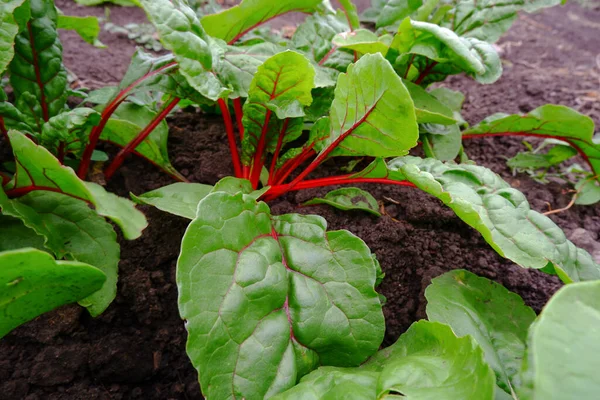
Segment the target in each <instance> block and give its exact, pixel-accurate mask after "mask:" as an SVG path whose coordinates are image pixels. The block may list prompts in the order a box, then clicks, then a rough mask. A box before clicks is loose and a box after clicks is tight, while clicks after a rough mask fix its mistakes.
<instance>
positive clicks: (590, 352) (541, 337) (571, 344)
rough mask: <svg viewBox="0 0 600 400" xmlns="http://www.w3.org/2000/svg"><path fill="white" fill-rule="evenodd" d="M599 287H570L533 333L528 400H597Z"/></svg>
mask: <svg viewBox="0 0 600 400" xmlns="http://www.w3.org/2000/svg"><path fill="white" fill-rule="evenodd" d="M598 331H600V282H599V281H595V282H584V283H574V284H572V285H567V286H565V287H563V288H562V289H560V290H559V291H558V293H556V295H554V296H553V297H552V298H551V299H550V301H549V302H548V304H546V307H544V309H543V310H542V313H541V315H540V317H539V318H538V320H537V321H536V322H535V323H534V324H533V326H532V327H531V329H530V332H529V341H528V348H527V359H526V363H525V367H524V371H523V377H522V378H523V386H522V387H521V391H520V392H519V395H520V396H521V397H520V398H521V399H523V400H542V399H544V400H559V399H561V400H562V399H581V400H592V399H595V398H596V397H597V396H598V392H599V391H600V381H598V379H597V377H598V370H599V368H600V358H598V354H600V343H599V342H598Z"/></svg>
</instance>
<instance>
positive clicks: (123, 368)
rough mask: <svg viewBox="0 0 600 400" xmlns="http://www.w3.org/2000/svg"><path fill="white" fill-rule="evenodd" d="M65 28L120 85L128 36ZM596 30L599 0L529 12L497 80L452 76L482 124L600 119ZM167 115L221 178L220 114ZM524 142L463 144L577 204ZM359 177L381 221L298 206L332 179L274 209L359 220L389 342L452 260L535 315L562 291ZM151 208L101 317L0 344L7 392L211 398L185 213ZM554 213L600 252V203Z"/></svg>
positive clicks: (419, 312)
mask: <svg viewBox="0 0 600 400" xmlns="http://www.w3.org/2000/svg"><path fill="white" fill-rule="evenodd" d="M57 3H58V5H59V7H60V8H61V9H62V10H63V11H64V12H65V13H67V14H77V15H85V14H90V13H94V14H95V15H103V14H104V11H103V9H102V8H80V7H77V6H75V5H73V3H72V2H71V1H67V0H62V1H59V0H57ZM596 4H597V3H596ZM589 5H590V4H589V3H588V6H589ZM143 19H144V16H143V14H142V13H141V12H140V10H137V9H121V8H111V20H112V21H113V22H116V23H120V24H124V23H127V22H132V21H137V22H140V21H143ZM290 21H293V20H284V21H283V22H280V25H279V26H280V27H281V26H286V24H291V23H292V22H290ZM62 38H63V40H64V41H65V61H66V64H67V65H68V66H69V68H70V69H71V71H72V72H73V73H74V74H75V75H77V76H78V82H80V83H82V84H84V85H86V86H88V87H97V86H100V85H102V84H106V83H115V82H117V81H118V80H119V79H120V77H121V76H122V75H123V73H124V72H125V69H126V66H127V64H128V62H129V58H130V56H131V54H132V53H133V51H134V45H133V44H132V43H131V42H130V41H129V40H128V39H127V38H124V37H121V36H116V35H113V34H110V33H107V32H104V33H103V34H102V36H101V40H102V41H103V42H104V43H105V44H106V45H108V49H105V50H98V49H95V48H92V47H90V46H88V45H86V44H85V43H83V42H82V41H80V40H79V39H78V38H77V37H75V36H74V35H73V34H72V33H69V32H67V33H64V35H63V36H62ZM599 38H600V6H596V7H595V8H594V4H592V7H591V8H582V7H580V6H579V5H578V4H577V3H576V4H570V5H567V6H565V7H559V8H555V9H551V10H546V11H544V12H542V13H539V14H536V15H523V16H521V17H520V18H519V20H518V22H517V23H516V24H515V25H514V27H513V28H512V29H511V31H510V32H509V33H508V34H507V35H506V36H505V37H504V38H503V39H502V40H501V41H500V42H499V43H498V46H499V49H500V51H501V52H502V57H503V59H504V69H505V73H504V76H503V77H502V79H501V80H500V81H498V82H497V83H496V84H494V85H489V86H481V85H478V84H476V83H474V82H472V81H471V80H469V79H467V78H465V77H453V78H450V79H449V80H447V81H446V82H445V83H444V85H446V86H448V87H451V88H454V89H459V90H461V91H463V92H464V93H465V94H466V96H467V100H466V103H465V117H466V118H467V120H468V121H469V122H471V123H474V122H477V121H479V120H480V119H482V118H484V117H485V116H487V115H489V114H491V113H494V112H499V111H503V112H510V113H513V112H527V111H530V110H531V109H533V108H535V107H537V106H539V105H542V104H545V103H558V104H564V105H567V106H571V107H575V108H577V109H579V110H580V111H581V112H584V113H586V114H588V115H591V116H592V117H593V118H594V119H595V121H596V124H598V123H600V98H599V96H600V93H599V91H600V69H599V68H600V66H599V65H597V62H600V61H597V60H598V57H600V56H598V53H599V52H600V39H599ZM169 123H170V126H171V136H170V142H169V145H170V154H171V160H172V162H173V164H174V165H175V167H176V168H178V169H179V170H180V171H181V172H182V173H183V174H184V175H185V176H187V177H188V178H189V179H190V180H192V181H194V182H201V183H207V184H214V183H215V182H217V181H218V180H219V179H220V178H223V177H225V176H227V175H230V174H231V173H232V166H231V163H230V161H229V153H228V148H227V145H226V143H227V140H226V134H225V131H224V129H223V127H222V124H221V122H220V121H219V120H218V119H217V118H215V117H211V116H207V115H203V114H201V113H198V112H195V111H193V110H191V111H190V110H187V111H184V112H181V113H178V114H177V115H175V116H174V117H172V118H171V119H170V121H169ZM523 149H524V146H523V145H522V142H521V140H519V139H510V138H496V139H491V138H485V139H477V140H472V141H470V142H469V143H467V146H466V150H467V153H468V154H469V156H470V157H471V158H472V159H473V160H475V161H476V162H478V163H480V164H482V165H485V166H487V167H489V168H492V169H494V170H495V171H497V172H498V173H500V174H501V175H502V176H503V177H504V178H505V179H506V180H508V181H509V182H510V183H511V184H512V185H513V186H514V187H516V188H518V189H520V190H522V191H523V192H524V193H525V194H526V195H527V197H528V199H529V201H530V202H531V205H532V207H533V208H534V209H536V210H538V211H542V212H543V211H548V210H549V209H550V208H553V209H557V208H561V207H564V206H565V205H567V204H568V203H569V201H570V199H571V197H572V193H570V192H569V191H568V188H566V187H565V186H564V185H561V184H560V183H558V182H551V183H549V184H546V185H541V184H539V183H536V182H534V181H533V180H532V179H530V178H529V176H527V175H525V174H517V175H513V174H512V173H511V171H510V170H509V169H508V168H507V167H506V165H505V157H509V156H512V155H514V154H516V153H517V152H518V151H520V150H523ZM339 165H341V164H339ZM339 165H338V164H334V163H330V164H328V165H326V166H325V168H322V170H321V171H320V174H321V175H328V174H332V173H334V172H336V170H337V169H338V167H339ZM169 183H172V181H171V180H170V179H169V178H168V177H167V176H166V175H164V174H163V173H161V172H160V171H158V170H156V169H155V168H154V167H152V166H151V165H149V164H148V163H145V162H143V161H141V160H139V159H133V158H132V159H130V160H129V161H128V162H127V163H126V164H125V165H124V167H123V168H122V170H121V171H120V172H119V173H118V174H117V175H116V176H115V178H114V179H113V181H111V183H110V185H109V186H108V189H109V190H111V191H114V192H116V193H118V194H120V195H123V196H127V195H128V193H129V192H133V193H137V194H139V193H143V192H145V191H148V190H151V189H155V188H157V187H160V186H163V185H166V184H169ZM361 187H362V188H364V189H367V190H369V191H370V192H371V193H372V194H373V195H374V196H375V198H376V199H377V200H378V201H379V202H380V204H381V206H382V209H383V210H384V213H385V215H384V216H383V217H381V218H376V217H373V216H370V215H368V214H365V213H361V212H342V211H338V210H335V209H332V208H329V207H326V206H316V207H308V208H307V207H300V204H302V203H303V202H304V201H306V200H309V199H311V198H312V197H314V196H322V195H324V194H325V193H326V192H327V189H314V190H310V191H305V192H298V193H292V194H289V195H286V196H285V197H283V198H282V199H279V200H277V201H275V202H273V203H272V204H271V209H272V212H273V213H274V214H282V213H289V212H298V213H304V214H306V213H316V214H319V215H322V216H323V217H325V218H326V219H327V221H328V223H329V228H330V229H348V230H349V231H351V232H353V233H354V234H356V235H358V236H359V237H361V238H362V239H363V240H364V241H365V242H366V243H367V244H368V245H369V247H370V248H371V250H372V251H373V252H374V253H375V254H377V257H378V259H379V261H380V262H381V265H382V268H383V270H384V272H385V274H386V277H385V279H384V282H383V284H382V285H381V287H380V291H381V293H383V294H384V295H385V296H386V297H387V304H386V305H385V307H384V311H385V316H386V323H387V333H386V338H385V344H391V343H393V342H394V341H395V339H396V338H397V337H398V336H399V335H400V334H402V332H404V331H405V330H406V329H407V328H408V327H409V326H410V324H411V323H413V322H414V321H416V320H418V319H421V318H425V305H426V302H425V299H424V296H423V292H424V290H425V288H426V287H427V285H429V283H430V281H431V279H432V278H434V277H436V276H439V275H441V274H442V273H444V272H446V271H449V270H451V269H456V268H464V269H468V270H470V271H472V272H474V273H476V274H478V275H481V276H484V277H487V278H490V279H493V280H495V281H497V282H499V283H501V284H502V285H504V286H505V287H507V288H508V289H510V290H512V291H514V292H516V293H518V294H519V295H521V296H522V297H523V298H524V299H525V302H526V303H527V304H528V305H530V306H531V307H533V309H534V310H535V311H536V312H539V311H540V310H541V308H542V307H543V305H544V304H545V302H546V301H547V300H548V298H549V297H550V296H551V295H552V294H553V293H554V292H555V291H556V290H558V289H559V288H560V286H561V284H560V282H559V281H558V279H556V278H555V277H551V276H548V275H545V274H543V273H541V272H538V271H531V270H524V269H521V268H519V267H518V266H516V265H514V264H513V263H511V262H509V261H507V260H505V259H503V258H501V257H500V256H498V255H497V254H496V253H495V252H494V251H493V250H492V249H491V248H490V247H489V246H488V245H487V244H486V243H485V241H484V240H483V239H482V238H481V236H480V234H479V233H478V232H476V231H474V230H473V229H471V228H469V227H468V226H467V225H466V224H464V223H463V222H462V221H460V220H459V219H458V218H457V217H456V216H454V214H453V212H452V211H450V210H449V209H448V208H446V207H444V206H442V204H441V203H440V202H439V201H438V200H436V199H434V198H432V197H431V196H428V195H426V194H424V193H422V192H420V191H417V190H415V189H410V188H403V187H381V186H376V185H361ZM141 208H142V210H143V211H144V212H145V213H146V215H147V217H148V219H149V221H150V225H149V227H148V229H147V230H146V232H145V234H144V236H143V237H142V238H141V239H139V240H137V241H134V242H126V241H121V245H122V261H121V264H120V271H119V273H120V278H119V286H118V294H117V298H116V300H115V302H114V303H113V304H112V305H111V306H110V307H109V309H108V310H107V311H106V312H105V313H104V314H103V315H101V316H100V317H98V318H95V319H94V318H91V317H90V316H89V315H88V314H87V313H86V312H85V311H84V310H82V309H81V308H80V307H78V306H75V305H71V306H66V307H62V308H60V309H58V310H56V311H54V312H51V313H48V314H46V315H44V316H42V317H40V318H38V319H36V320H34V321H32V322H30V323H28V324H25V325H24V326H22V327H20V328H18V329H17V330H15V331H14V332H13V333H12V334H10V335H8V336H7V337H5V338H4V339H2V340H1V341H0V400H19V399H27V400H38V399H39V400H46V399H48V400H55V399H56V400H57V399H82V400H83V399H85V400H97V399H98V400H99V399H103V400H121V399H161V400H164V399H187V400H193V399H201V398H202V396H201V394H200V388H199V385H198V383H197V373H196V371H195V370H194V368H193V367H192V366H191V364H190V362H189V360H188V358H187V356H186V353H185V341H186V331H185V328H184V325H183V322H182V321H181V320H180V318H179V315H178V310H177V288H176V285H175V264H176V260H177V255H178V252H179V245H180V240H181V237H182V235H183V233H184V231H185V229H186V225H187V221H186V220H184V219H181V218H178V217H173V216H170V215H167V214H165V213H162V212H160V211H158V210H155V209H152V208H150V207H141ZM552 218H553V219H554V221H555V222H556V223H558V224H559V225H560V226H561V227H562V228H563V229H564V230H565V231H566V232H567V234H568V235H569V236H570V237H571V238H572V239H573V240H574V241H576V242H577V243H578V244H579V245H580V246H584V247H586V248H587V249H588V250H590V251H591V252H595V253H596V255H598V253H599V252H598V250H599V247H600V244H598V242H597V239H598V235H599V234H600V206H590V207H573V208H571V209H569V210H567V211H564V212H561V213H559V214H555V215H553V216H552Z"/></svg>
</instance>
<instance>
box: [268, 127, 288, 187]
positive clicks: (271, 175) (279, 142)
mask: <svg viewBox="0 0 600 400" xmlns="http://www.w3.org/2000/svg"><path fill="white" fill-rule="evenodd" d="M289 123H290V120H289V118H286V119H285V121H284V122H283V126H282V127H281V132H279V139H278V140H277V148H276V149H275V154H273V160H272V161H271V168H270V169H269V185H272V184H273V181H274V179H275V167H276V166H277V159H278V158H279V153H280V152H281V146H283V137H284V136H285V133H286V132H287V129H288V125H289Z"/></svg>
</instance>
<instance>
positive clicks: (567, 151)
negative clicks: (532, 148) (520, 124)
mask: <svg viewBox="0 0 600 400" xmlns="http://www.w3.org/2000/svg"><path fill="white" fill-rule="evenodd" d="M576 155H577V150H575V149H574V148H573V147H571V146H567V145H565V146H562V145H558V146H554V147H552V148H551V149H550V150H549V151H548V152H547V153H546V154H543V153H531V152H530V153H519V154H517V155H516V156H514V157H512V158H509V159H508V161H507V162H506V165H508V166H509V167H510V168H516V169H537V168H550V167H553V166H555V165H558V164H560V163H562V162H564V161H566V160H568V159H570V158H571V157H574V156H576Z"/></svg>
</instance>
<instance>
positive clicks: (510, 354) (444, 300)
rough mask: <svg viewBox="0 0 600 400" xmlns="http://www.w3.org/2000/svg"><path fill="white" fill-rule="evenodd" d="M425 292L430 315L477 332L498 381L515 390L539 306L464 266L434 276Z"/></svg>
mask: <svg viewBox="0 0 600 400" xmlns="http://www.w3.org/2000/svg"><path fill="white" fill-rule="evenodd" d="M425 297H426V298H427V317H428V318H429V320H430V321H437V322H441V323H444V324H447V325H449V326H450V327H451V328H452V331H453V332H454V333H455V334H456V335H458V336H466V335H471V336H472V337H473V338H474V339H475V341H476V342H477V343H478V344H479V346H481V348H482V349H483V351H484V353H485V359H486V361H487V363H488V364H489V365H490V367H492V369H493V370H494V372H495V373H496V381H497V383H498V385H499V386H500V387H501V388H502V389H504V390H505V391H506V392H507V393H509V394H511V393H512V394H514V390H515V388H516V386H515V377H516V376H517V375H518V374H519V371H520V370H521V364H522V361H523V358H524V356H525V345H526V343H527V331H528V329H529V326H530V325H531V324H532V323H533V321H534V320H535V317H536V315H535V312H533V310H532V309H531V308H529V307H527V306H526V305H525V304H524V303H523V299H521V297H519V296H518V295H516V294H514V293H511V292H509V291H508V290H506V289H505V288H504V287H502V286H501V285H499V284H497V283H495V282H492V281H490V280H489V279H486V278H480V277H478V276H477V275H474V274H472V273H470V272H468V271H464V270H457V271H451V272H447V273H445V274H444V275H442V276H440V277H438V278H435V279H433V280H432V283H431V285H430V286H429V287H428V288H427V290H425Z"/></svg>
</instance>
